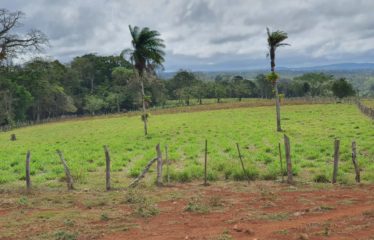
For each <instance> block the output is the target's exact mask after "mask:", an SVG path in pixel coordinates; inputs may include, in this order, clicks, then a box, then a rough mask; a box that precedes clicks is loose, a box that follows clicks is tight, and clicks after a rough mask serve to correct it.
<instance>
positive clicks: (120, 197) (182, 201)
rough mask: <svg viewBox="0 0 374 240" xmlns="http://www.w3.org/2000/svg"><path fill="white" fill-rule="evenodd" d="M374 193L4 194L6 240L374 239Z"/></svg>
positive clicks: (273, 187) (341, 189)
mask: <svg viewBox="0 0 374 240" xmlns="http://www.w3.org/2000/svg"><path fill="white" fill-rule="evenodd" d="M373 191H374V185H359V186H330V185H297V186H287V185H283V184H277V183H271V182H255V183H251V184H250V185H247V184H245V183H241V182H229V183H226V182H217V183H214V184H212V185H211V186H208V187H204V186H201V185H200V184H199V183H191V184H183V185H182V184H181V185H176V186H172V187H164V188H160V189H159V188H155V187H145V188H141V190H139V191H134V192H131V194H130V195H129V193H128V192H127V193H126V191H112V192H110V193H106V192H95V191H90V190H87V191H84V192H73V193H66V192H45V193H42V192H35V193H34V194H31V195H24V194H20V193H2V194H1V201H0V203H1V205H0V239H59V238H58V237H59V236H65V237H66V236H69V234H70V235H71V236H73V237H76V238H77V239H104V240H111V239H156V240H157V239H163V240H164V239H217V240H218V239H221V240H222V239H360V240H362V239H374V193H373ZM129 197H130V198H129ZM143 198H144V199H146V201H142V200H140V201H139V199H143ZM137 199H138V200H137ZM144 199H143V200H144ZM148 200H149V201H148ZM153 209H156V211H155V212H152V211H153ZM59 234H60V235H59ZM64 234H65V235H64ZM61 239H65V238H61ZM66 239H68V238H66ZM73 239H74V238H73Z"/></svg>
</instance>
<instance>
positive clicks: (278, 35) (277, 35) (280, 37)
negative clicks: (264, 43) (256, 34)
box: [266, 28, 289, 71]
mask: <svg viewBox="0 0 374 240" xmlns="http://www.w3.org/2000/svg"><path fill="white" fill-rule="evenodd" d="M266 30H267V34H268V46H269V52H270V59H271V69H272V71H274V67H275V50H276V49H277V48H278V47H281V46H287V45H289V44H288V43H282V42H283V41H284V40H286V39H287V38H288V35H287V33H286V32H283V31H275V32H270V30H269V28H266Z"/></svg>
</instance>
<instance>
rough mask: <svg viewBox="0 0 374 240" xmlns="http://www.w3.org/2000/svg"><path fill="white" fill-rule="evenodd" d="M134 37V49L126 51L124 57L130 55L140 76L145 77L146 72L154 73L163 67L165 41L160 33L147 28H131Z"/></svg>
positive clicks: (132, 42)
mask: <svg viewBox="0 0 374 240" xmlns="http://www.w3.org/2000/svg"><path fill="white" fill-rule="evenodd" d="M129 29H130V34H131V37H132V41H131V44H132V47H133V48H132V49H126V50H124V51H123V52H122V55H124V54H128V55H129V56H130V61H131V62H132V63H133V64H134V67H135V69H136V70H137V71H138V73H139V75H143V73H144V71H153V70H154V69H155V68H156V67H160V66H161V67H162V63H163V62H164V60H165V59H164V56H165V53H164V51H163V50H162V49H163V48H165V45H164V41H163V40H162V39H161V38H159V36H160V33H159V32H157V31H154V30H150V29H149V28H147V27H145V28H142V29H140V28H139V27H137V26H135V27H131V25H130V26H129Z"/></svg>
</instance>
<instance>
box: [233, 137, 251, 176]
mask: <svg viewBox="0 0 374 240" xmlns="http://www.w3.org/2000/svg"><path fill="white" fill-rule="evenodd" d="M236 148H237V149H238V154H239V159H240V163H241V165H242V169H243V173H244V175H245V176H246V177H247V180H248V183H249V182H250V179H249V176H248V172H247V171H246V170H245V168H244V163H243V159H242V155H241V153H240V147H239V143H236Z"/></svg>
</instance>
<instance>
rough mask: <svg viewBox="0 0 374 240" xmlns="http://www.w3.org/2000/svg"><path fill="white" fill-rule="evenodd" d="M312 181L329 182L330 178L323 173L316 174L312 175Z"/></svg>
mask: <svg viewBox="0 0 374 240" xmlns="http://www.w3.org/2000/svg"><path fill="white" fill-rule="evenodd" d="M313 181H314V182H317V183H329V182H330V180H329V179H328V177H327V176H326V175H325V174H318V175H316V176H314V177H313Z"/></svg>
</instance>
